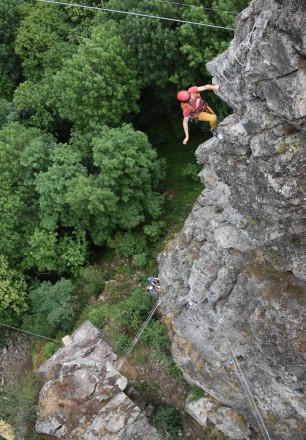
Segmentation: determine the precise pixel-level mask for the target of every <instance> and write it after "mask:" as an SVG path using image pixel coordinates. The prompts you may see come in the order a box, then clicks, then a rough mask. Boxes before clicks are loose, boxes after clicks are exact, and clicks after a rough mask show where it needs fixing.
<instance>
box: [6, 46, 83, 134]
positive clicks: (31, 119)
mask: <svg viewBox="0 0 306 440" xmlns="http://www.w3.org/2000/svg"><path fill="white" fill-rule="evenodd" d="M75 51H76V47H75V46H74V45H71V44H68V43H66V42H62V41H61V42H58V43H55V44H54V45H52V46H51V47H50V48H49V49H48V50H46V52H44V54H43V56H42V64H43V72H42V74H41V77H40V78H38V79H35V78H31V79H28V80H26V81H24V82H22V83H21V84H20V85H19V86H18V87H17V89H16V90H15V93H14V103H15V106H16V109H17V110H18V111H19V112H20V114H21V115H22V118H23V120H24V121H25V122H28V123H29V124H30V125H34V126H35V127H38V128H42V129H44V130H55V129H56V127H57V125H58V124H59V122H60V118H59V115H58V113H57V110H56V97H55V91H54V74H55V73H56V72H57V71H58V70H59V69H60V68H61V66H62V64H63V62H64V61H66V60H67V59H69V58H70V57H71V56H72V55H73V53H74V52H75Z"/></svg>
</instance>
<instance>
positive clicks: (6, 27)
mask: <svg viewBox="0 0 306 440" xmlns="http://www.w3.org/2000/svg"><path fill="white" fill-rule="evenodd" d="M20 2H21V0H0V98H6V99H11V96H12V93H13V91H14V88H15V87H16V82H17V79H18V77H19V75H20V70H21V69H20V65H19V60H18V57H17V56H16V54H15V52H14V39H15V34H16V31H17V29H18V25H19V16H18V14H17V9H18V8H17V7H18V5H19V4H20Z"/></svg>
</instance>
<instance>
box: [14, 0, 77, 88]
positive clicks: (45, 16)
mask: <svg viewBox="0 0 306 440" xmlns="http://www.w3.org/2000/svg"><path fill="white" fill-rule="evenodd" d="M20 10H21V12H22V15H23V18H22V20H21V23H20V25H19V27H18V31H17V36H16V40H15V51H16V53H17V54H18V55H19V56H20V58H21V60H22V66H23V69H24V74H25V76H26V78H28V79H31V80H33V79H37V78H40V77H41V75H42V74H43V67H44V57H45V54H46V52H47V51H48V50H49V49H50V48H51V47H52V46H54V45H56V44H57V43H59V42H61V41H64V40H65V39H66V38H67V36H68V33H69V24H67V22H66V20H67V17H66V14H65V12H64V10H63V9H61V8H59V7H58V6H56V5H50V4H49V5H47V4H44V3H39V4H37V3H36V4H35V5H31V4H29V3H25V4H23V7H22V8H20Z"/></svg>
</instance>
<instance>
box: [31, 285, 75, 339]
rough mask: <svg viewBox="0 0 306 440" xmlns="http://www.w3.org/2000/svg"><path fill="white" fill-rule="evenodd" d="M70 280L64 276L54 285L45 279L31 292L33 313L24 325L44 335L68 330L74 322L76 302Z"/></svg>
mask: <svg viewBox="0 0 306 440" xmlns="http://www.w3.org/2000/svg"><path fill="white" fill-rule="evenodd" d="M73 291H74V286H73V284H72V283H71V281H70V280H66V279H64V278H62V279H61V280H60V281H58V282H57V283H56V284H54V285H52V283H51V282H50V281H44V282H43V283H41V285H40V286H39V287H38V288H37V289H34V290H32V291H31V292H30V294H29V298H30V303H31V309H32V314H30V315H28V316H26V317H25V319H24V325H23V327H24V328H25V329H27V330H30V331H33V332H34V333H38V334H41V335H43V336H52V335H54V333H55V332H56V331H57V330H65V331H66V330H68V329H69V328H70V327H71V326H72V324H73V322H74V316H75V310H76V304H75V302H74V298H73V296H72V293H73Z"/></svg>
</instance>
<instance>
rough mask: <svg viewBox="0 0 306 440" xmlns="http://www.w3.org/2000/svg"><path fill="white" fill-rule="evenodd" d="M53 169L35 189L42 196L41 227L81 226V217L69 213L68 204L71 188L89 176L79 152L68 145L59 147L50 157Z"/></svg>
mask: <svg viewBox="0 0 306 440" xmlns="http://www.w3.org/2000/svg"><path fill="white" fill-rule="evenodd" d="M50 159H51V165H50V166H49V168H48V169H47V170H46V171H45V172H40V173H39V174H38V175H37V177H36V181H35V187H36V190H37V192H38V193H39V194H40V198H39V205H40V217H41V226H42V227H43V228H45V229H47V230H50V231H54V230H56V229H57V227H58V225H59V222H60V224H61V225H63V226H73V225H75V226H77V225H78V224H79V222H78V218H77V216H75V215H74V214H73V213H71V211H69V206H68V204H67V200H66V194H67V191H68V188H69V187H70V186H71V185H72V184H73V182H74V180H75V179H76V178H77V177H78V176H86V174H87V172H86V168H85V167H84V166H83V165H82V164H81V163H80V159H81V157H80V154H79V152H78V151H75V150H73V148H72V147H71V146H69V145H66V144H59V145H57V146H56V147H55V148H54V149H53V150H52V152H51V154H50Z"/></svg>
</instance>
